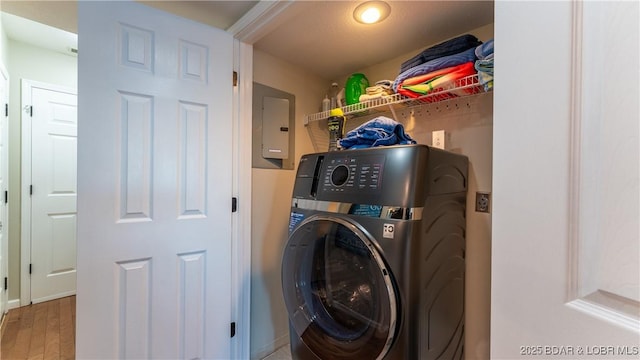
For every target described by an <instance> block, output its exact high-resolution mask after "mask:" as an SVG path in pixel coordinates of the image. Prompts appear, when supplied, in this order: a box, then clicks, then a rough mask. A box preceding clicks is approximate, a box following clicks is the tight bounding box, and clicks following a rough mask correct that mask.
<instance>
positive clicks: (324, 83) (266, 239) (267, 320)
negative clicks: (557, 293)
mask: <svg viewBox="0 0 640 360" xmlns="http://www.w3.org/2000/svg"><path fill="white" fill-rule="evenodd" d="M253 65H254V71H253V80H254V81H255V82H257V83H260V84H263V85H267V86H270V87H272V88H276V89H279V90H282V91H285V92H288V93H291V94H293V95H295V97H296V99H295V101H296V110H295V122H296V124H295V126H296V130H295V149H296V154H295V164H296V167H295V169H293V170H274V169H257V168H256V169H253V172H252V176H253V185H252V193H253V199H252V204H251V205H252V219H253V221H252V224H251V232H252V245H251V358H252V359H259V358H261V357H263V356H265V355H267V354H269V353H271V352H273V351H274V350H276V349H277V348H278V347H280V346H282V345H285V344H287V343H289V325H288V319H287V312H286V309H285V307H284V300H283V297H282V285H281V280H280V278H281V277H280V268H281V264H282V251H283V249H284V246H285V243H286V240H287V235H288V234H287V232H288V224H289V212H290V209H291V192H292V191H293V182H294V178H295V173H296V171H297V165H298V161H299V159H300V156H301V155H303V154H306V153H310V152H313V146H312V144H311V142H310V140H309V136H308V135H307V130H306V128H305V127H304V124H303V120H304V115H305V114H309V113H314V112H317V111H318V110H319V107H320V104H321V102H322V98H323V97H324V94H325V92H326V90H327V88H328V87H329V81H328V80H324V79H321V78H320V77H317V76H314V75H312V74H309V73H308V71H305V70H302V69H300V68H297V67H295V66H293V65H291V64H288V63H286V62H284V61H282V60H279V59H276V58H274V57H273V56H271V55H268V54H266V53H264V52H261V51H259V50H257V49H254V58H253Z"/></svg>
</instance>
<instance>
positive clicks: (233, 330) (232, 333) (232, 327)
mask: <svg viewBox="0 0 640 360" xmlns="http://www.w3.org/2000/svg"><path fill="white" fill-rule="evenodd" d="M234 336H236V323H235V321H234V322H232V323H231V337H234Z"/></svg>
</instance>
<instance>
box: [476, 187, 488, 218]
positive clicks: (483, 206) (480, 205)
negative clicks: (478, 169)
mask: <svg viewBox="0 0 640 360" xmlns="http://www.w3.org/2000/svg"><path fill="white" fill-rule="evenodd" d="M490 207H491V194H489V193H481V192H476V212H483V213H488V212H489V209H490Z"/></svg>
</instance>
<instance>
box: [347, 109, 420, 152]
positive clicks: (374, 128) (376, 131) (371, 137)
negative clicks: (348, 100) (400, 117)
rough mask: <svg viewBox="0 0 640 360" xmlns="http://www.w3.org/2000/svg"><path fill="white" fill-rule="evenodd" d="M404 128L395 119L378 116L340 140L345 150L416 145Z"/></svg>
mask: <svg viewBox="0 0 640 360" xmlns="http://www.w3.org/2000/svg"><path fill="white" fill-rule="evenodd" d="M415 143H416V142H415V140H413V139H412V138H411V137H410V136H409V135H408V134H407V133H405V132H404V126H403V125H402V124H400V123H399V122H396V121H395V120H393V119H390V118H388V117H385V116H378V117H376V118H375V119H372V120H369V121H367V122H366V123H364V124H362V125H360V126H358V127H357V128H355V129H353V130H351V131H349V132H348V133H347V134H346V135H345V137H344V138H343V139H340V147H342V148H343V149H361V148H369V147H376V146H389V145H405V144H415Z"/></svg>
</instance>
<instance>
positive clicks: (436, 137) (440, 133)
mask: <svg viewBox="0 0 640 360" xmlns="http://www.w3.org/2000/svg"><path fill="white" fill-rule="evenodd" d="M445 136H446V133H445V132H444V130H436V131H434V132H432V133H431V146H433V147H434V148H438V149H442V150H444V146H445V139H444V137H445Z"/></svg>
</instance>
